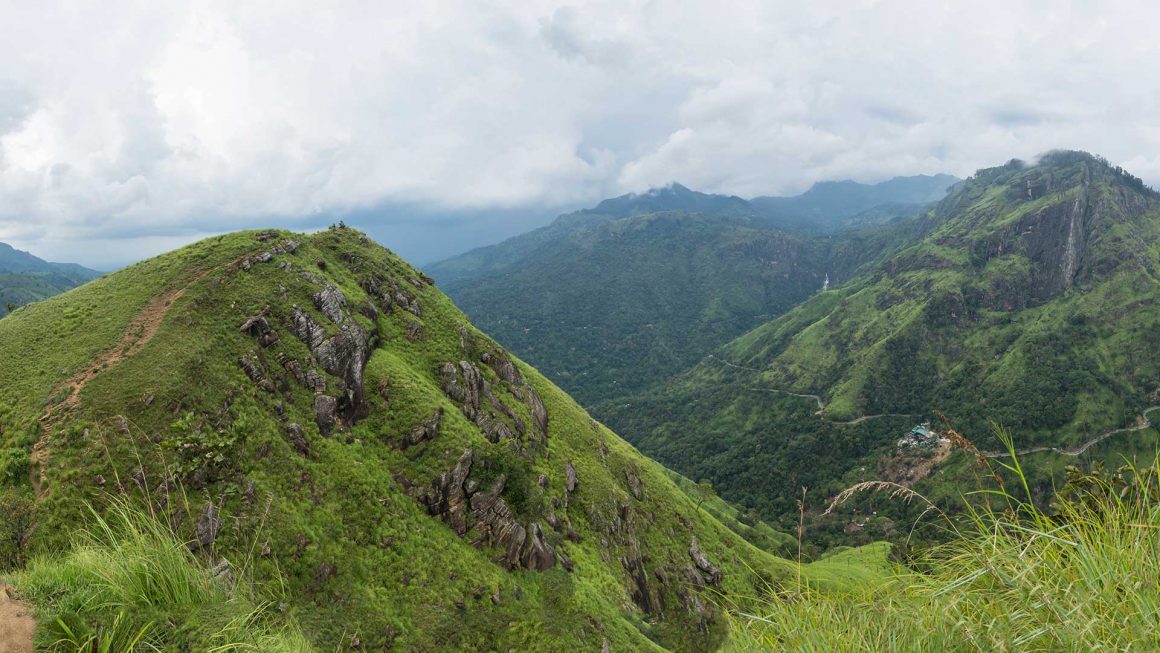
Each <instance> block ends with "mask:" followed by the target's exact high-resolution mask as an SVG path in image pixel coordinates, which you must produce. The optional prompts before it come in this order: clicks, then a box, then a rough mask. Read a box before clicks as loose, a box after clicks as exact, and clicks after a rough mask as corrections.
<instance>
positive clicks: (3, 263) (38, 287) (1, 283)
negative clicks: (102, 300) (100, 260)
mask: <svg viewBox="0 0 1160 653" xmlns="http://www.w3.org/2000/svg"><path fill="white" fill-rule="evenodd" d="M100 274H101V273H100V272H96V271H95V270H90V269H88V268H86V267H82V266H80V265H75V264H73V263H49V262H48V261H44V260H41V259H39V258H37V257H35V256H33V255H31V254H29V253H28V252H22V251H20V250H18V249H14V248H13V247H12V246H10V245H6V244H4V243H0V317H3V316H4V315H7V314H8V312H9V311H8V307H9V306H10V305H11V306H13V307H20V306H24V305H25V304H28V303H30V302H34V301H39V300H41V299H44V298H45V297H52V296H53V295H57V294H60V293H62V292H64V291H66V290H69V289H71V288H75V287H77V286H79V285H81V284H83V283H86V282H88V281H91V280H92V279H95V278H97V277H98V276H100Z"/></svg>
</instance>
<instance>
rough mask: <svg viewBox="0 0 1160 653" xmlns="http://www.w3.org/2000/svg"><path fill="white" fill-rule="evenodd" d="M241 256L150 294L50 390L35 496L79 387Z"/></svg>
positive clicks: (35, 459) (137, 345)
mask: <svg viewBox="0 0 1160 653" xmlns="http://www.w3.org/2000/svg"><path fill="white" fill-rule="evenodd" d="M247 256H248V254H247ZM244 258H245V256H243V257H240V258H238V259H237V260H236V261H233V262H231V263H227V264H226V265H222V266H218V267H216V268H211V269H208V270H202V271H200V272H197V273H195V274H194V275H193V276H192V277H190V279H189V281H187V282H186V283H185V285H184V286H182V287H180V288H175V289H173V290H169V291H167V292H164V293H161V294H160V295H156V296H154V297H153V298H152V299H150V300H149V303H148V304H146V305H145V308H143V309H141V311H140V312H139V313H137V315H135V316H133V319H132V320H130V321H129V324H128V326H126V327H125V331H124V332H123V333H122V334H121V337H120V338H118V339H117V342H116V344H114V345H113V347H112V348H111V349H109V350H108V351H106V352H105V353H103V354H101V355H100V356H98V357H97V358H96V359H94V360H92V361H90V362H89V364H88V365H86V366H85V367H84V368H82V369H80V370H77V372H76V373H74V374H73V375H72V376H71V377H69V378H68V380H66V381H65V382H64V383H62V384H60V385H59V386H57V388H56V391H55V392H54V393H53V396H54V397H55V396H58V395H59V394H60V393H61V392H62V391H64V390H65V389H66V388H67V389H68V395H67V396H66V397H65V398H64V399H63V400H62V401H60V402H56V403H53V404H49V406H48V407H47V408H46V409H45V411H44V415H42V416H41V417H40V437H39V438H38V439H37V441H36V444H35V445H33V447H32V455H31V463H32V464H31V466H30V467H31V469H30V475H31V480H32V488H33V490H34V491H35V492H36V496H37V497H40V496H41V486H42V484H43V482H44V480H45V475H46V469H45V467H46V466H45V464H44V462H45V461H46V460H47V458H48V444H49V441H50V439H51V433H52V429H53V427H55V426H56V425H57V424H59V423H60V422H61V420H62V419H63V418H64V415H65V414H67V412H68V411H70V410H72V409H73V408H75V407H76V405H77V403H78V402H79V401H80V394H81V390H84V388H85V386H86V385H88V383H89V382H90V381H92V380H93V379H95V378H97V376H99V375H100V374H102V373H104V372H106V371H108V370H109V369H111V368H113V367H115V366H116V365H117V364H118V363H120V362H121V361H122V360H124V359H126V358H129V357H131V356H133V355H134V354H136V353H138V352H139V351H141V350H142V349H143V348H144V347H145V345H147V344H149V341H150V340H152V339H153V336H155V335H157V331H158V329H160V328H161V323H162V322H163V321H164V320H165V316H166V315H168V314H169V309H171V308H172V307H173V305H174V303H176V302H177V300H179V299H181V297H182V296H183V295H185V292H186V291H187V290H189V288H190V287H191V286H193V284H195V283H197V282H198V281H201V280H202V279H204V278H205V277H206V275H208V274H210V273H211V272H213V271H215V270H219V269H222V268H225V267H228V266H230V265H234V264H235V263H237V262H238V261H241V260H242V259H244ZM0 653H2V651H0Z"/></svg>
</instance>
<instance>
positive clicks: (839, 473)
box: [608, 152, 1160, 536]
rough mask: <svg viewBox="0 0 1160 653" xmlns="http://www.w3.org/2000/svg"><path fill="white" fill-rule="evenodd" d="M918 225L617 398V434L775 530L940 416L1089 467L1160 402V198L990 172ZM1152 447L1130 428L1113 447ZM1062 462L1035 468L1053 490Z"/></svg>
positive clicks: (1043, 174)
mask: <svg viewBox="0 0 1160 653" xmlns="http://www.w3.org/2000/svg"><path fill="white" fill-rule="evenodd" d="M922 220H923V221H924V222H926V223H927V224H929V225H930V226H931V229H930V231H929V233H927V234H926V235H925V236H924V237H922V238H920V239H918V240H917V241H916V242H914V243H913V244H911V245H909V246H907V247H905V248H904V249H902V250H901V251H899V252H897V253H895V254H894V255H892V256H890V257H888V259H887V260H885V261H883V262H882V263H880V264H878V265H877V266H875V267H874V268H873V270H872V271H870V272H869V273H868V274H866V275H863V276H860V277H858V278H856V279H854V280H851V281H849V282H847V283H845V284H844V285H841V286H840V287H837V288H834V289H832V290H830V291H829V292H825V293H818V294H815V295H813V296H812V297H810V298H809V299H808V300H807V301H805V302H803V303H802V304H801V305H799V306H797V307H796V308H794V309H793V310H792V311H789V312H787V313H786V314H785V315H783V316H781V317H780V318H777V319H775V320H772V321H770V322H769V323H767V324H764V325H762V326H760V327H757V328H756V329H754V330H752V331H750V332H749V333H747V334H745V335H743V336H741V337H740V338H738V339H736V340H735V341H733V342H732V343H730V344H729V345H727V346H726V347H724V348H722V349H721V350H720V351H719V352H717V353H716V354H714V355H712V356H709V357H707V358H706V359H704V360H703V361H702V362H701V363H700V364H699V365H698V366H697V367H696V368H694V369H692V370H690V371H689V372H687V373H685V374H683V375H681V376H680V377H679V378H677V379H675V380H674V381H673V382H672V383H671V384H669V385H667V386H666V387H665V388H664V389H662V390H658V391H656V392H653V393H650V394H647V395H645V396H641V397H637V398H634V399H632V400H630V401H627V402H625V404H622V405H621V406H620V407H619V408H617V409H616V410H614V411H613V414H612V416H611V417H610V418H609V420H608V421H609V423H610V424H612V425H613V427H614V428H616V429H617V430H618V431H619V432H621V433H624V434H626V435H627V436H628V437H629V438H630V439H631V440H632V441H634V442H635V443H637V444H638V446H640V447H641V448H642V450H643V451H645V452H646V453H648V454H650V455H653V456H656V457H657V458H658V459H659V460H661V461H662V462H664V463H665V464H668V465H670V466H672V467H673V468H674V469H676V470H678V471H680V472H682V473H683V474H685V475H687V476H690V477H693V478H698V479H700V478H708V479H711V480H712V481H713V483H714V485H716V486H717V487H718V489H719V490H720V491H721V492H722V494H723V495H724V496H726V497H727V498H730V499H733V500H738V501H741V502H742V503H744V504H746V505H749V506H752V507H757V508H759V509H760V510H762V511H763V512H764V514H765V515H766V516H768V517H774V516H777V515H785V514H787V513H791V512H794V513H796V505H795V502H796V498H797V497H798V496H799V495H800V492H801V487H802V486H803V485H805V486H808V487H810V488H811V491H812V492H815V493H817V494H818V495H819V496H818V499H819V500H824V499H825V498H826V497H827V496H832V494H833V493H834V492H836V491H837V490H839V489H841V487H843V486H844V485H843V484H848V483H850V482H853V481H857V480H863V479H865V478H875V477H877V476H878V475H880V474H881V473H882V471H883V468H882V467H881V465H882V464H883V460H884V457H885V456H892V455H893V454H894V451H895V446H894V443H895V441H896V440H897V439H898V438H899V437H900V435H901V434H902V433H904V432H905V431H906V430H907V429H909V428H910V426H911V425H913V424H914V423H915V422H918V421H922V420H925V419H934V421H935V422H936V424H937V423H938V419H936V414H937V413H942V414H945V415H946V416H947V418H948V419H949V420H950V423H952V424H954V425H955V427H956V428H958V429H959V430H960V431H962V432H963V433H965V434H966V435H967V436H968V437H970V438H971V439H972V440H974V441H975V442H976V443H977V444H978V445H979V446H980V447H981V448H982V449H984V450H987V449H997V448H999V446H998V442H997V441H996V440H995V439H994V438H993V437H992V435H991V429H990V427H989V423H990V422H991V421H996V422H998V423H1000V424H1002V425H1003V426H1005V427H1007V428H1008V429H1010V430H1011V431H1012V432H1013V433H1014V437H1015V439H1016V442H1017V444H1018V446H1019V447H1020V448H1034V447H1043V448H1050V447H1061V448H1074V452H1078V451H1079V449H1081V448H1082V447H1083V446H1084V445H1085V444H1087V443H1089V442H1092V441H1094V440H1096V439H1098V437H1099V436H1101V435H1102V434H1105V433H1108V432H1109V431H1113V430H1118V429H1121V428H1125V427H1132V428H1134V425H1137V424H1138V423H1140V424H1142V423H1143V422H1141V421H1140V420H1142V419H1143V417H1142V415H1143V412H1144V410H1145V409H1146V408H1148V407H1150V406H1151V405H1152V404H1156V403H1160V401H1158V399H1160V396H1158V394H1157V392H1158V390H1160V380H1158V379H1160V355H1158V353H1157V349H1156V347H1155V343H1156V342H1157V339H1158V338H1160V309H1158V308H1157V304H1156V298H1157V296H1158V294H1160V286H1158V285H1157V283H1158V280H1160V277H1158V276H1157V272H1158V270H1160V242H1158V240H1160V198H1158V196H1157V194H1156V193H1154V192H1153V191H1151V190H1150V189H1148V188H1146V187H1144V186H1143V184H1142V183H1140V181H1139V180H1138V179H1135V178H1134V177H1132V176H1131V175H1128V174H1127V173H1124V172H1123V171H1121V170H1119V169H1115V168H1112V167H1110V166H1108V165H1107V164H1106V162H1104V161H1102V160H1100V159H1098V158H1096V157H1093V156H1091V155H1088V154H1085V153H1079V152H1057V153H1052V154H1049V155H1047V156H1045V157H1044V158H1043V159H1042V160H1041V161H1039V162H1038V163H1036V164H1034V165H1028V164H1024V163H1021V162H1018V161H1013V162H1011V163H1009V164H1007V165H1005V166H1001V167H998V168H991V169H986V170H981V171H979V172H978V173H977V174H976V175H975V176H974V177H972V178H971V179H968V180H967V181H966V182H965V183H964V184H962V185H961V186H959V187H957V188H956V189H955V191H954V192H952V194H951V195H950V196H948V197H947V199H945V200H944V201H943V202H941V203H940V204H939V205H938V206H937V207H936V208H934V209H932V211H931V212H930V214H928V215H927V216H926V217H925V218H923V219H922ZM789 393H796V394H798V395H801V396H796V397H795V396H792V395H791V394H789ZM815 396H816V397H815ZM819 408H821V410H820V412H819ZM815 412H817V414H815ZM862 418H867V419H862ZM845 422H850V423H845ZM1151 437H1154V432H1153V431H1151V430H1150V429H1139V430H1132V431H1123V432H1121V439H1120V440H1116V439H1115V438H1113V439H1111V440H1108V441H1107V444H1110V445H1115V444H1116V443H1117V442H1118V443H1119V444H1120V445H1124V443H1126V442H1130V441H1134V440H1135V441H1138V440H1140V438H1145V439H1147V438H1151ZM1124 446H1126V445H1124ZM1121 450H1122V449H1121ZM1084 451H1085V452H1086V451H1087V450H1086V449H1085V450H1084ZM1091 451H1092V455H1095V454H1096V452H1102V453H1103V454H1107V455H1112V454H1114V452H1115V449H1112V450H1111V451H1109V450H1107V449H1104V448H1101V447H1096V448H1093V449H1092V450H1091ZM1066 458H1067V457H1066V456H1060V455H1058V454H1053V453H1041V454H1038V458H1033V460H1034V462H1033V463H1030V464H1031V465H1032V466H1035V467H1039V468H1040V469H1038V470H1033V474H1034V473H1041V475H1040V476H1037V477H1036V478H1035V479H1033V480H1034V482H1036V483H1039V484H1040V487H1041V488H1042V490H1043V491H1044V492H1045V493H1046V494H1050V488H1051V478H1050V473H1051V472H1058V471H1060V468H1061V467H1062V464H1063V463H1062V462H1053V461H1059V460H1062V459H1066ZM955 460H958V459H957V458H954V457H952V460H951V464H950V465H949V467H950V468H951V469H952V470H953V469H955V468H956V464H955V462H954V461H955ZM1074 460H1075V458H1070V461H1072V462H1074ZM770 470H779V471H778V473H776V474H771V473H770ZM960 471H963V470H962V469H961V468H960ZM943 473H947V474H951V473H952V472H951V471H949V470H943V471H939V472H936V476H938V475H939V474H943ZM964 473H965V472H964ZM787 519H788V517H787ZM878 535H879V536H882V535H883V533H879V534H878Z"/></svg>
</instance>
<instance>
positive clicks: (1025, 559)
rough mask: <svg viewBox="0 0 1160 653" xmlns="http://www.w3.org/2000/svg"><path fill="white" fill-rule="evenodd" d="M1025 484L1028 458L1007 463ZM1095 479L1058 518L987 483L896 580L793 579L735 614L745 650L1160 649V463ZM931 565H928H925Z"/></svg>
mask: <svg viewBox="0 0 1160 653" xmlns="http://www.w3.org/2000/svg"><path fill="white" fill-rule="evenodd" d="M1003 467H1005V468H1006V469H1007V470H1008V471H1009V472H1010V473H1011V475H1013V476H1014V478H1015V480H1016V483H1015V485H1016V486H1017V487H1016V488H1015V489H1014V490H1012V491H1013V492H1020V491H1022V492H1026V491H1027V486H1026V478H1025V476H1024V474H1023V470H1022V468H1021V467H1020V464H1019V461H1018V458H1017V457H1013V458H1012V462H1011V463H1010V464H1003ZM1110 479H1111V477H1107V476H1105V477H1099V476H1088V477H1085V481H1086V482H1085V483H1084V484H1082V485H1080V486H1078V487H1072V488H1069V490H1070V491H1069V492H1066V493H1061V497H1063V498H1061V500H1060V501H1059V502H1058V503H1057V504H1056V507H1055V509H1054V510H1053V511H1051V513H1050V514H1048V512H1047V511H1045V510H1043V509H1040V508H1038V507H1037V506H1036V505H1035V504H1034V503H1032V502H1031V500H1030V499H1029V498H1016V497H1015V496H1014V495H1013V494H1011V493H1009V492H1008V491H1007V490H1005V489H995V490H983V491H981V493H983V494H984V495H985V498H986V499H988V501H986V502H976V503H982V506H981V507H979V506H975V507H972V505H973V504H968V507H967V508H966V510H965V511H964V517H963V520H962V521H960V522H953V523H952V522H951V520H950V518H949V517H945V516H944V517H942V518H943V519H945V520H946V521H947V524H948V527H950V528H952V532H953V533H954V537H953V538H952V540H951V541H950V542H948V543H946V544H943V545H940V546H937V547H935V548H933V549H932V550H930V551H928V552H927V553H926V554H924V555H923V556H922V557H921V558H920V559H918V560H915V561H913V562H915V563H916V564H915V565H913V567H909V568H903V567H900V568H899V571H898V573H897V575H895V576H894V577H893V578H890V579H889V580H888V581H887V582H885V583H882V584H878V585H871V586H865V587H860V588H857V589H855V590H852V591H846V592H841V593H836V592H820V591H817V590H815V589H814V588H811V587H808V586H804V585H800V584H798V585H795V586H788V587H782V588H780V589H779V591H778V597H777V599H775V600H772V601H768V602H766V603H764V604H763V605H762V606H761V607H760V608H759V609H756V610H754V609H751V608H750V609H745V610H740V609H737V610H734V611H733V612H732V614H731V618H732V620H733V626H734V628H733V637H732V640H731V643H730V646H731V647H732V649H733V650H745V651H750V650H775V651H783V650H784V651H819V652H827V653H828V652H831V651H915V652H921V651H1156V650H1160V481H1158V479H1160V458H1158V459H1157V461H1156V462H1154V463H1153V464H1152V465H1151V466H1149V467H1144V468H1137V467H1134V466H1131V465H1126V466H1125V468H1123V469H1122V470H1121V473H1120V474H1118V475H1116V476H1115V477H1114V482H1113V480H1110ZM916 569H921V570H922V571H921V572H919V571H915V570H916Z"/></svg>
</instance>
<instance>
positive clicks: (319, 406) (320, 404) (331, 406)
mask: <svg viewBox="0 0 1160 653" xmlns="http://www.w3.org/2000/svg"><path fill="white" fill-rule="evenodd" d="M337 415H338V400H337V399H335V398H334V397H330V396H327V395H314V421H315V423H316V424H318V430H319V431H322V434H323V435H330V432H331V431H333V430H334V425H335V423H336V422H337Z"/></svg>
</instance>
